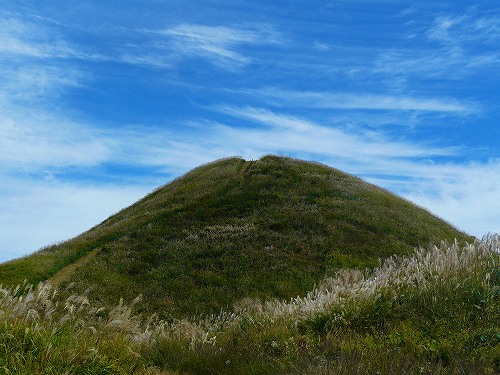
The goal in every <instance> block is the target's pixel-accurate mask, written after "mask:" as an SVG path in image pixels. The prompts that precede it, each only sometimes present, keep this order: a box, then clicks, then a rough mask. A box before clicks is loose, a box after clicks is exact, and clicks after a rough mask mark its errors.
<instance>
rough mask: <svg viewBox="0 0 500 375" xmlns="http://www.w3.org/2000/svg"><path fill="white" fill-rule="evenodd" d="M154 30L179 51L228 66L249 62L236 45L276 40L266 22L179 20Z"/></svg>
mask: <svg viewBox="0 0 500 375" xmlns="http://www.w3.org/2000/svg"><path fill="white" fill-rule="evenodd" d="M155 33H157V34H161V35H166V36H169V37H170V38H171V39H172V41H173V43H174V46H175V51H176V52H177V53H179V54H181V55H184V56H192V57H193V56H194V57H201V58H205V59H207V60H208V61H210V62H212V63H214V64H215V65H218V66H221V67H224V68H228V69H234V68H237V67H240V66H243V65H246V64H248V63H250V62H251V57H250V56H248V55H247V54H245V53H243V52H242V51H241V49H239V48H238V47H239V46H241V45H266V44H277V43H280V38H279V36H278V33H277V32H275V31H274V30H273V29H272V28H270V27H269V26H266V25H253V26H251V27H250V26H239V27H237V26H234V27H228V26H206V25H198V24H181V25H178V26H176V27H173V28H170V29H166V30H161V31H155Z"/></svg>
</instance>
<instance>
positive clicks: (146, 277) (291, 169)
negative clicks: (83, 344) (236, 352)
mask: <svg viewBox="0 0 500 375" xmlns="http://www.w3.org/2000/svg"><path fill="white" fill-rule="evenodd" d="M455 239H458V240H459V241H462V242H464V241H466V240H469V241H471V240H472V239H471V238H470V237H469V236H467V235H466V234H464V233H461V232H459V231H458V230H456V229H455V228H453V227H452V226H450V225H449V224H447V223H445V222H443V221H442V220H440V219H439V218H437V217H435V216H433V215H432V214H430V213H429V212H428V211H426V210H423V209H421V208H419V207H416V206H415V205H413V204H411V203H410V202H408V201H406V200H403V199H401V198H399V197H397V196H395V195H393V194H391V193H389V192H387V191H385V190H383V189H380V188H378V187H376V186H374V185H371V184H368V183H366V182H365V181H363V180H361V179H358V178H356V177H353V176H351V175H348V174H345V173H343V172H341V171H338V170H335V169H332V168H329V167H326V166H324V165H319V164H315V163H309V162H304V161H299V160H293V159H289V158H283V157H276V156H266V157H264V158H262V159H260V160H258V161H245V160H242V159H239V158H230V159H224V160H219V161H216V162H214V163H211V164H207V165H204V166H201V167H199V168H196V169H194V170H193V171H191V172H189V173H187V174H186V175H184V176H182V177H181V178H178V179H177V180H175V181H173V182H171V183H169V184H167V185H165V186H163V187H161V188H159V189H157V190H156V191H154V192H153V193H151V194H150V195H148V196H147V197H145V198H144V199H142V200H140V201H138V202H137V203H135V204H134V205H132V206H130V207H128V208H126V209H124V210H122V211H121V212H119V213H117V214H116V215H114V216H112V217H110V218H109V219H107V220H105V221H104V222H103V223H101V224H99V225H97V226H96V227H94V228H92V229H90V230H89V231H87V232H86V233H83V234H82V235H80V236H78V237H76V238H74V239H72V240H70V241H67V242H64V243H61V244H58V245H55V246H51V247H48V248H45V249H43V250H41V251H39V252H37V253H35V254H33V255H31V256H28V257H25V258H22V259H19V260H15V261H11V262H8V263H5V264H2V265H0V283H3V284H4V285H9V284H10V285H15V284H18V283H21V282H22V281H23V280H24V279H27V280H28V281H29V282H30V283H37V282H39V281H42V280H46V279H49V280H50V281H51V282H52V283H53V284H56V285H58V286H59V287H60V289H61V290H64V289H65V288H67V287H68V286H69V285H73V282H74V283H75V285H76V286H75V287H74V288H76V291H77V292H83V291H84V290H86V289H89V290H90V292H89V295H90V297H91V298H93V299H94V300H96V301H101V302H103V303H107V304H109V303H111V304H114V303H116V302H117V301H118V299H119V298H120V297H123V298H125V299H126V300H132V299H134V298H135V297H136V296H137V295H139V294H142V295H143V297H142V298H143V300H142V301H143V302H142V303H141V305H140V310H143V311H144V312H148V313H150V312H157V313H159V314H160V315H161V316H163V317H167V318H168V317H180V316H186V315H197V314H202V313H213V312H216V311H219V310H220V308H222V307H226V308H227V307H228V306H231V305H232V304H233V303H235V302H237V301H239V300H241V299H243V298H262V299H268V298H271V297H274V298H281V299H288V298H291V297H295V296H297V295H304V293H305V292H306V291H308V290H311V289H312V288H313V287H314V285H315V284H317V283H318V282H319V281H320V280H321V279H322V278H323V277H324V276H325V275H332V274H333V273H334V272H335V271H337V270H338V269H340V268H361V269H363V268H366V267H370V268H373V267H375V266H377V265H378V262H379V259H380V258H386V257H388V256H390V255H392V254H396V255H409V254H411V253H412V252H413V250H414V248H415V247H417V246H419V245H423V246H426V245H427V244H428V243H429V242H435V243H439V242H440V241H442V240H448V241H454V240H455ZM72 290H73V289H72Z"/></svg>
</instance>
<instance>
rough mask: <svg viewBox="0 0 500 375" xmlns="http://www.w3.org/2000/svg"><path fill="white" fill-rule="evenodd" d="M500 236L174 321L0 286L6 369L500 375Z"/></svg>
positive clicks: (49, 290)
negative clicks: (292, 294)
mask: <svg viewBox="0 0 500 375" xmlns="http://www.w3.org/2000/svg"><path fill="white" fill-rule="evenodd" d="M499 250H500V237H499V236H492V237H490V238H486V239H484V240H483V241H481V242H479V241H478V242H476V243H475V244H474V245H470V246H463V247H461V246H459V245H458V244H452V245H446V244H442V245H441V246H439V247H434V246H433V247H429V248H427V249H425V250H424V249H420V250H418V251H416V252H415V253H414V254H413V255H411V256H406V257H393V258H390V259H388V260H387V261H385V262H384V263H383V264H381V265H380V266H378V267H376V268H374V269H373V270H371V271H360V270H347V269H346V270H341V271H339V272H338V273H337V274H336V275H335V276H332V277H327V278H325V279H323V280H322V281H321V282H320V283H319V284H318V286H317V287H316V288H315V289H314V290H312V291H311V292H309V293H307V295H306V296H304V297H301V298H293V299H290V300H279V299H272V300H268V301H267V302H263V301H259V300H257V299H251V298H246V299H243V300H240V301H239V302H238V303H237V304H236V305H235V307H234V309H232V310H226V311H223V312H220V313H219V314H216V315H213V316H207V317H205V318H197V319H188V318H184V319H179V320H171V321H164V320H160V319H158V318H157V317H155V316H152V317H150V318H148V317H147V316H141V315H138V314H137V313H136V311H137V308H138V307H139V306H140V304H141V302H140V301H139V300H135V301H133V302H131V303H130V304H124V303H121V302H120V303H119V304H118V305H116V306H115V307H114V308H103V307H100V304H99V303H96V302H95V301H92V300H89V299H88V298H87V297H86V296H82V295H76V294H75V295H71V296H68V297H66V296H64V295H61V294H59V293H58V292H57V290H56V289H55V288H54V287H52V286H51V285H50V284H46V283H42V284H39V285H38V287H37V288H32V287H29V286H23V287H18V288H0V312H1V313H0V374H13V373H15V374H63V373H71V374H165V375H166V374H170V375H172V374H185V375H198V374H199V375H202V374H403V373H404V374H443V375H444V374H497V373H499V372H500V325H499V322H500V253H499Z"/></svg>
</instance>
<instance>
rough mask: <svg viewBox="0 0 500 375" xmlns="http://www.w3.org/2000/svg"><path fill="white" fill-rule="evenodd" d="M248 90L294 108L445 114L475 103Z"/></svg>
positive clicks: (468, 108) (470, 108)
mask: <svg viewBox="0 0 500 375" xmlns="http://www.w3.org/2000/svg"><path fill="white" fill-rule="evenodd" d="M247 92H248V93H250V94H257V95H259V96H262V97H264V98H265V97H267V98H270V99H274V100H277V104H284V105H288V106H296V107H297V106H298V107H309V108H324V109H349V110H352V109H360V110H381V111H423V112H447V113H470V112H474V111H476V106H475V105H474V104H471V103H463V102H460V101H458V100H450V99H448V100H446V99H437V98H419V97H412V96H404V95H399V96H396V95H379V94H352V93H329V92H312V91H289V90H280V89H276V88H265V89H260V90H251V91H247Z"/></svg>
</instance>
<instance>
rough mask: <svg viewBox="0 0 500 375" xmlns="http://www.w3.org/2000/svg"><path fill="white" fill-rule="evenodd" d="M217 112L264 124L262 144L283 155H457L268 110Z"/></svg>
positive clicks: (361, 157)
mask: <svg viewBox="0 0 500 375" xmlns="http://www.w3.org/2000/svg"><path fill="white" fill-rule="evenodd" d="M214 109H215V110H217V111H219V112H222V113H225V114H229V115H231V116H234V117H238V118H242V119H247V120H250V121H253V122H256V123H259V124H261V125H262V126H264V129H258V130H257V131H256V133H258V132H262V131H263V132H265V133H266V136H265V137H260V138H259V139H261V140H260V143H261V144H262V143H268V144H269V145H271V144H274V145H276V146H275V147H276V148H279V149H281V150H282V151H284V152H294V151H299V150H300V151H301V152H310V153H315V154H321V155H325V156H328V157H340V158H348V159H351V160H356V159H357V160H366V161H368V160H371V161H373V158H374V157H385V158H417V157H431V156H443V155H453V154H454V153H455V152H456V150H453V149H451V148H444V147H443V148H440V147H439V148H436V147H432V146H427V147H426V146H423V145H418V144H413V143H409V142H403V141H400V142H398V141H393V140H390V139H389V138H388V137H387V136H384V135H382V134H381V133H373V132H366V131H365V132H364V131H362V130H358V131H357V132H353V130H352V129H349V130H344V129H341V128H338V127H333V126H327V125H323V124H318V123H315V122H312V121H309V120H306V119H301V118H298V117H295V116H291V115H287V114H282V113H275V112H272V111H270V110H267V109H259V108H252V107H245V108H235V107H228V106H219V107H215V108H214ZM238 131H239V129H233V130H232V132H233V133H234V132H238ZM240 131H241V132H242V133H245V134H248V133H251V132H252V130H249V129H244V128H242V129H241V130H240ZM245 137H247V135H244V136H242V139H245ZM250 139H251V138H250Z"/></svg>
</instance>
